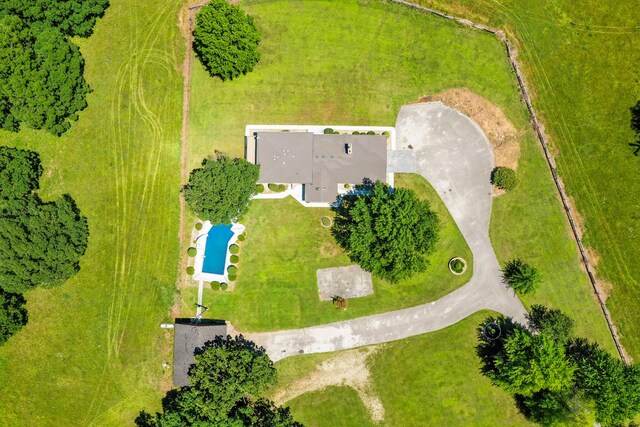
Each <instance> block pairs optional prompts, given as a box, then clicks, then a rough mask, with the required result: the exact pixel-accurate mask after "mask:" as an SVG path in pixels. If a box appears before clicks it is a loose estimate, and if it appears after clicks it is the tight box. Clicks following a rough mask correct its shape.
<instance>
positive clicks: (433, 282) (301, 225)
mask: <svg viewBox="0 0 640 427" xmlns="http://www.w3.org/2000/svg"><path fill="white" fill-rule="evenodd" d="M396 186H400V187H406V188H411V189H413V190H414V191H416V193H417V194H418V195H419V197H421V198H423V199H425V200H427V201H429V203H430V205H431V209H432V210H433V211H434V212H436V213H437V214H438V217H439V218H440V225H441V226H440V234H439V236H440V238H439V241H438V243H437V245H436V248H435V251H434V253H433V254H432V255H431V256H429V262H430V265H429V266H428V267H427V269H426V270H425V271H424V272H421V273H419V274H416V275H415V276H413V277H410V278H409V279H405V280H403V281H400V282H399V283H397V284H390V283H389V282H386V281H383V280H380V279H377V278H374V279H373V287H374V294H373V295H370V296H367V297H362V298H353V299H349V308H348V310H346V311H343V310H336V308H335V307H334V306H333V303H332V302H331V301H320V299H319V297H318V285H317V282H316V270H318V269H320V268H329V267H341V266H346V265H351V264H353V263H352V262H350V261H349V258H348V257H347V255H346V254H345V253H344V251H342V249H341V248H340V247H339V246H337V245H336V243H335V239H334V238H333V237H332V236H331V232H330V229H329V228H325V227H323V226H322V225H321V223H320V220H321V218H322V217H323V216H329V217H331V218H332V217H333V216H334V213H333V212H332V211H331V210H330V209H328V208H326V209H325V208H307V207H304V206H302V205H301V204H300V203H298V202H297V201H296V200H294V199H293V198H292V197H288V198H286V199H281V200H255V201H253V202H252V204H251V207H250V209H249V212H248V213H247V215H246V216H245V218H243V219H242V220H241V222H242V224H244V225H245V226H246V227H247V239H246V240H245V241H244V242H242V243H241V252H240V262H239V264H238V266H239V269H238V279H237V281H236V282H235V290H234V291H221V290H212V289H210V288H209V287H207V288H206V289H205V292H204V297H203V301H204V302H203V304H204V305H205V306H207V307H211V308H212V309H211V310H210V311H208V312H207V314H206V315H208V316H211V317H215V318H218V319H226V320H229V321H231V323H232V324H233V326H234V327H236V328H238V329H239V330H240V331H243V332H244V331H247V332H248V331H264V330H278V329H290V328H300V327H305V326H312V325H318V324H322V323H331V322H336V321H339V320H345V319H350V318H354V317H362V316H366V315H369V314H375V313H384V312H387V311H391V310H397V309H400V308H404V307H410V306H414V305H418V304H422V303H426V302H429V301H433V300H435V299H438V298H440V297H442V296H444V295H446V294H448V293H449V292H451V291H453V290H454V289H456V288H458V287H460V286H462V285H463V284H465V283H466V282H467V281H468V280H469V279H470V278H471V274H472V271H473V268H472V262H473V259H472V255H471V251H470V250H469V248H468V246H467V243H466V242H465V240H464V238H463V237H462V234H461V233H460V231H459V230H458V227H457V226H456V224H455V222H454V221H453V219H452V218H451V216H450V215H449V212H448V211H447V209H446V207H445V206H444V203H442V201H441V200H440V198H439V197H438V195H437V194H436V192H435V191H434V190H433V188H432V187H431V186H430V185H429V183H428V182H427V181H426V180H425V179H424V178H422V177H421V176H419V175H414V174H398V175H396ZM454 256H461V257H463V258H465V259H466V260H468V261H469V268H468V269H467V271H466V272H465V273H464V274H462V275H460V276H456V275H454V274H452V273H451V272H450V271H449V268H448V262H449V260H450V259H451V258H453V257H454ZM183 293H184V295H185V297H184V298H183V301H184V304H185V306H184V310H185V313H189V312H190V311H192V310H193V309H192V307H193V304H194V302H195V301H197V288H195V287H191V288H188V290H183Z"/></svg>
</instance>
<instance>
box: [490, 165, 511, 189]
mask: <svg viewBox="0 0 640 427" xmlns="http://www.w3.org/2000/svg"><path fill="white" fill-rule="evenodd" d="M491 184H493V185H495V186H496V187H498V188H500V189H502V190H507V191H508V190H512V189H513V188H514V187H515V186H516V184H517V179H516V172H515V171H514V170H513V169H509V168H506V167H504V166H498V167H496V168H493V171H491Z"/></svg>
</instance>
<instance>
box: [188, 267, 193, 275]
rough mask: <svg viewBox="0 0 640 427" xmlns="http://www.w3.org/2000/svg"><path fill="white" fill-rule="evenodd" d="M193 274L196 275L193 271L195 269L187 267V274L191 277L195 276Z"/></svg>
mask: <svg viewBox="0 0 640 427" xmlns="http://www.w3.org/2000/svg"><path fill="white" fill-rule="evenodd" d="M193 273H195V270H194V269H193V267H191V266H189V267H187V274H188V275H189V276H193Z"/></svg>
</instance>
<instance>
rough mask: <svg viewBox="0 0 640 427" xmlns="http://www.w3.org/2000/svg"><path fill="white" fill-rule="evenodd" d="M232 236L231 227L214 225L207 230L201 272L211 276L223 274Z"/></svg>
mask: <svg viewBox="0 0 640 427" xmlns="http://www.w3.org/2000/svg"><path fill="white" fill-rule="evenodd" d="M232 236H233V231H231V225H224V224H220V225H214V226H213V227H211V230H209V235H208V236H207V244H206V246H205V249H204V262H203V264H202V271H203V272H205V273H211V274H224V264H225V261H226V260H227V248H228V247H229V240H230V239H231V237H232Z"/></svg>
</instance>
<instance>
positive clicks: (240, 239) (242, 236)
mask: <svg viewBox="0 0 640 427" xmlns="http://www.w3.org/2000/svg"><path fill="white" fill-rule="evenodd" d="M246 238H247V233H246V232H244V233H242V234H241V235H239V236H238V241H240V242H243V241H244V240H245V239H246Z"/></svg>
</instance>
